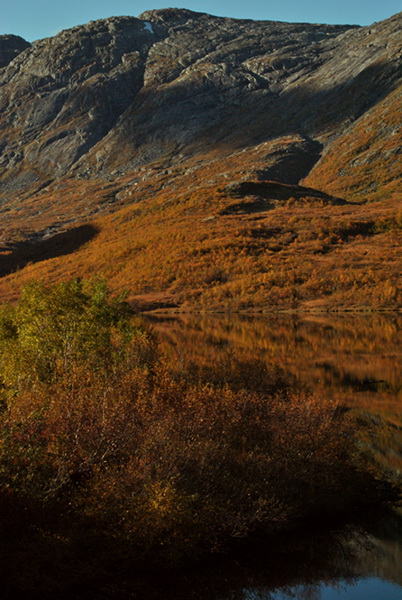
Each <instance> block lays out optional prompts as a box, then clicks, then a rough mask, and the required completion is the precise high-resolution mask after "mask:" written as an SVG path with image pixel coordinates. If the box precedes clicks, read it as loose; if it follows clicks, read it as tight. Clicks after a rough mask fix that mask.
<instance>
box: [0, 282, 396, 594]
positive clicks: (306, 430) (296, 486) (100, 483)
mask: <svg viewBox="0 0 402 600" xmlns="http://www.w3.org/2000/svg"><path fill="white" fill-rule="evenodd" d="M0 352H1V380H2V381H1V383H2V388H1V394H2V397H1V400H2V406H1V417H0V418H1V426H0V505H1V511H0V519H1V527H2V529H3V539H4V542H5V543H4V545H3V549H2V551H1V552H0V556H1V554H2V553H4V556H2V558H3V561H2V562H4V560H5V556H6V555H7V556H8V557H10V556H11V560H12V561H14V563H15V564H17V565H20V566H21V568H19V569H18V582H19V584H18V585H19V586H20V589H21V588H23V589H25V590H27V589H32V587H35V589H36V590H41V589H46V590H49V589H52V590H54V591H55V590H57V589H58V587H57V586H60V585H62V583H61V582H62V581H63V574H64V575H65V573H66V572H67V571H68V572H69V577H70V578H71V577H72V580H73V581H74V580H77V581H78V582H79V581H81V580H82V578H85V577H86V578H88V573H92V574H93V573H94V569H95V570H96V569H102V568H105V565H110V564H114V565H116V564H119V565H121V564H122V563H124V564H132V565H139V564H144V561H145V562H146V563H147V564H149V563H152V564H157V565H159V566H162V565H163V566H166V565H168V566H172V565H177V564H178V563H179V562H180V563H182V562H183V561H184V560H189V559H191V560H193V559H195V558H197V557H199V556H201V555H204V554H207V553H211V552H221V551H224V550H227V549H229V548H230V547H231V546H232V545H233V543H235V541H236V540H238V539H247V538H252V537H253V536H264V537H267V536H269V534H272V533H274V532H278V531H281V530H283V529H288V528H289V527H292V526H293V525H295V524H296V523H300V521H303V520H308V519H321V518H327V517H329V516H331V515H334V514H339V513H344V512H345V511H350V510H352V509H355V508H356V507H359V508H360V507H362V506H363V505H367V504H371V503H376V502H378V501H379V500H380V499H381V495H382V494H383V493H384V484H383V483H382V482H380V481H379V479H378V477H377V475H376V474H375V473H374V471H373V469H372V467H370V466H369V465H368V463H367V460H366V458H365V457H364V456H363V455H362V451H361V449H360V447H361V446H360V444H359V433H358V430H357V427H356V422H355V421H354V420H353V418H352V417H351V416H350V414H349V413H348V412H347V411H345V410H343V409H342V407H341V406H339V405H338V404H336V403H335V402H332V401H323V400H322V399H321V398H319V397H314V396H311V395H309V394H308V393H306V392H304V391H302V390H300V389H297V387H296V386H295V385H294V383H293V382H292V381H290V380H288V379H287V378H286V377H285V376H283V375H281V374H280V373H278V372H272V373H271V372H270V371H269V370H268V369H267V368H264V367H263V366H262V365H259V363H258V362H244V363H242V364H240V363H239V364H237V365H232V366H231V368H230V369H229V368H227V369H226V372H221V373H220V377H217V375H216V373H210V374H209V375H208V376H206V374H205V373H204V374H203V376H201V374H200V372H198V373H197V372H196V371H193V372H190V371H187V372H182V371H180V370H178V369H176V370H173V369H172V368H171V367H169V366H168V365H167V364H166V363H164V361H163V360H162V359H161V358H160V356H159V353H158V345H157V340H156V337H155V334H154V333H153V332H152V330H151V329H150V328H149V327H148V326H147V325H146V324H144V322H142V321H141V320H140V319H139V317H138V316H136V315H135V314H134V312H133V310H132V309H131V308H130V306H129V304H127V303H126V302H125V301H124V299H122V298H117V299H113V298H111V296H110V294H109V291H108V289H107V286H106V285H105V283H104V282H103V281H100V280H92V281H82V280H79V279H74V280H70V281H67V282H63V283H59V284H57V285H54V286H45V285H44V284H41V283H35V282H33V283H30V284H29V285H27V286H26V287H25V289H24V291H23V294H22V296H21V299H20V301H19V303H18V304H16V305H13V306H12V305H5V306H3V308H2V310H1V315H0ZM88 557H90V558H88ZM9 560H10V558H9ZM49 564H52V565H56V566H55V567H54V569H55V571H54V572H53V575H52V569H51V568H50V569H49ZM77 564H79V567H77ZM72 565H74V566H73V567H72ZM44 569H47V571H48V575H47V576H46V577H43V570H44ZM70 571H71V572H70ZM14 573H16V570H14ZM49 573H50V574H49ZM11 577H12V575H11ZM64 582H65V580H64Z"/></svg>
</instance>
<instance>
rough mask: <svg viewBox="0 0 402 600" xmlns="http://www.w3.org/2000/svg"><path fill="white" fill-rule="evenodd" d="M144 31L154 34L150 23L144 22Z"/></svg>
mask: <svg viewBox="0 0 402 600" xmlns="http://www.w3.org/2000/svg"><path fill="white" fill-rule="evenodd" d="M144 29H145V31H149V33H155V31H154V28H153V27H152V25H151V23H148V21H144Z"/></svg>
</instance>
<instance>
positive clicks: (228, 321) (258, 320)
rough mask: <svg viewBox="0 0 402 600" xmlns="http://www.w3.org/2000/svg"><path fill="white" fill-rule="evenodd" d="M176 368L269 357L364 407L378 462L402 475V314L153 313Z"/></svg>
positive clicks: (323, 390)
mask: <svg viewBox="0 0 402 600" xmlns="http://www.w3.org/2000/svg"><path fill="white" fill-rule="evenodd" d="M152 323H153V325H154V327H155V328H156V329H157V331H158V332H159V335H160V339H161V346H162V349H163V352H164V354H165V356H167V357H168V359H169V360H170V361H171V363H172V364H173V365H175V368H177V369H179V368H182V369H183V370H185V369H186V368H188V366H191V365H192V366H194V365H197V367H198V368H199V369H200V368H201V369H204V370H205V369H208V368H211V367H212V366H216V365H224V364H225V363H227V361H228V360H232V359H233V360H240V361H252V360H255V359H258V360H261V361H263V362H264V363H265V364H266V365H268V366H269V368H271V369H272V368H274V367H276V368H278V369H281V370H283V371H284V372H285V373H290V374H291V375H292V376H293V377H295V378H296V379H297V380H298V381H300V382H301V383H303V384H304V385H306V386H308V387H309V388H310V389H312V390H314V391H315V392H316V393H318V394H320V395H322V396H323V397H324V396H331V397H336V398H339V399H340V400H341V401H342V402H343V403H345V404H346V405H347V406H348V407H350V408H353V409H357V410H359V411H360V412H361V414H362V418H364V419H365V421H366V426H367V427H368V431H369V432H370V440H371V441H370V445H371V448H372V449H373V451H374V452H375V454H376V458H377V461H378V462H379V463H380V464H381V465H382V467H383V468H384V469H387V470H388V471H392V473H393V476H395V477H396V478H402V368H401V366H402V345H401V339H400V332H401V330H402V315H401V314H399V313H393V314H364V315H342V316H341V315H336V314H335V315H329V316H321V315H304V316H299V315H272V316H269V317H268V316H264V317H261V316H245V315H208V314H205V315H202V314H200V315H180V316H177V318H172V317H162V316H160V317H153V318H152Z"/></svg>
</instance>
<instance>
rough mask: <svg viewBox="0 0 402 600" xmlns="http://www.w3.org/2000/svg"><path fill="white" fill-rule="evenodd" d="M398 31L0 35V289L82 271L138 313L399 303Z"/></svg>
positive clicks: (110, 23) (163, 22)
mask: <svg viewBox="0 0 402 600" xmlns="http://www.w3.org/2000/svg"><path fill="white" fill-rule="evenodd" d="M401 25H402V13H400V14H398V15H395V16H394V17H392V18H390V19H388V20H386V21H382V22H380V23H375V24H373V25H372V26H370V27H357V26H347V25H346V26H340V25H339V26H336V25H324V24H319V25H313V24H306V23H298V24H290V23H282V22H275V21H251V20H235V19H225V18H220V17H213V16H211V15H207V14H203V13H195V12H192V11H189V10H184V9H164V10H155V11H148V12H146V13H143V14H142V15H140V17H139V18H138V19H137V18H134V17H118V18H117V17H116V18H110V19H104V20H100V21H95V22H90V23H88V24H87V25H83V26H79V27H74V28H73V29H70V30H66V31H62V32H61V33H60V34H58V35H56V36H55V37H53V38H48V39H44V40H39V41H38V42H35V43H34V44H32V45H30V44H28V43H27V42H25V41H24V40H22V38H19V37H17V36H12V35H7V36H0V66H1V65H2V68H1V69H0V87H1V92H0V131H1V141H0V166H1V171H0V203H1V217H2V223H1V239H2V245H3V248H2V253H1V255H0V276H1V279H0V291H1V293H2V294H3V297H5V298H13V297H15V296H17V295H18V293H19V290H20V287H21V285H22V283H23V282H24V281H26V280H27V279H29V278H31V277H40V278H43V279H45V280H58V279H60V278H63V277H68V276H72V275H88V274H90V273H94V272H97V273H102V274H103V275H105V276H106V277H107V278H108V279H109V280H110V283H111V285H112V287H113V288H114V289H116V290H120V289H123V288H127V289H129V290H130V294H131V296H130V297H131V298H132V299H133V300H135V301H136V302H137V303H138V304H139V305H140V306H141V307H144V308H158V307H160V308H169V307H170V308H173V309H177V308H180V310H183V309H184V308H188V309H194V308H198V309H203V310H205V309H206V310H212V309H215V310H216V309H219V310H271V309H272V308H292V309H294V308H304V309H309V310H312V309H337V310H339V309H341V308H370V309H372V308H379V307H383V308H398V307H400V306H401V304H402V297H401V292H400V289H399V285H398V284H399V268H398V265H399V264H400V263H399V261H400V259H401V256H400V236H401V228H402V209H401V206H400V200H401V198H400V182H401V154H400V152H401V150H400V149H401V146H402V143H401V118H400V117H401V90H402V85H401V56H402V34H401V31H402V27H401Z"/></svg>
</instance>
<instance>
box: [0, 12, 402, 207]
mask: <svg viewBox="0 0 402 600" xmlns="http://www.w3.org/2000/svg"><path fill="white" fill-rule="evenodd" d="M401 25H402V13H401V14H399V15H396V16H395V17H393V18H392V19H388V20H387V21H384V22H381V23H378V24H375V25H373V26H371V27H365V28H359V27H352V26H335V25H311V24H289V23H279V22H274V21H250V20H235V19H225V18H219V17H213V16H210V15H207V14H203V13H194V12H192V11H189V10H182V9H165V10H156V11H148V12H145V13H143V14H142V15H140V17H139V18H134V17H118V18H110V19H104V20H100V21H95V22H91V23H88V24H87V25H84V26H80V27H75V28H73V29H70V30H66V31H63V32H61V33H60V34H58V35H57V36H55V37H53V38H49V39H45V40H41V41H38V42H36V43H34V44H33V46H32V47H29V44H28V43H27V42H25V44H26V46H25V48H26V49H25V50H24V51H21V50H22V49H23V48H22V46H23V45H24V44H23V41H20V42H18V43H19V44H20V45H19V46H18V44H17V40H21V38H15V39H13V40H10V39H7V40H4V39H2V40H1V43H0V56H1V57H3V56H4V57H6V56H7V57H8V58H7V59H6V58H5V59H4V60H5V61H6V62H7V60H8V59H9V58H10V57H11V54H12V52H14V53H15V55H14V58H13V60H11V61H10V62H9V64H8V65H7V66H6V67H5V68H3V70H2V71H0V86H1V88H0V89H1V92H0V115H1V117H0V126H1V130H2V140H1V142H0V166H1V167H2V175H0V198H1V197H2V198H3V201H5V200H6V199H7V198H9V197H10V196H13V195H15V194H19V193H21V192H23V191H27V190H28V191H29V190H37V189H40V187H41V186H43V185H45V184H46V185H49V182H51V181H55V180H57V179H58V178H60V177H62V176H64V175H66V174H68V175H69V176H72V177H80V178H82V177H85V178H92V177H105V178H108V179H110V178H112V179H113V178H116V177H119V176H121V175H124V174H127V173H130V172H131V171H136V170H138V169H140V168H142V169H144V168H147V165H150V164H151V163H154V162H155V161H161V160H162V161H164V164H165V165H166V166H167V168H169V167H171V166H173V165H174V166H175V167H177V165H180V163H181V162H183V161H184V160H186V159H188V158H189V157H194V156H197V155H202V154H203V153H205V152H208V151H209V149H211V148H221V151H222V153H225V152H227V153H230V152H233V151H236V150H238V149H241V148H245V147H250V146H254V145H256V144H261V143H262V142H264V141H265V140H272V139H275V138H280V137H282V136H286V135H294V136H297V137H298V139H299V141H298V142H297V143H295V144H294V145H293V146H292V147H290V146H289V147H288V148H286V149H285V150H283V151H281V152H279V153H277V154H276V155H275V154H272V155H271V156H267V157H266V165H265V167H263V168H260V169H259V172H258V173H255V175H257V177H258V178H260V179H265V178H269V179H277V180H279V181H283V182H285V183H292V184H295V183H297V182H298V181H299V180H300V179H301V178H303V177H305V176H306V175H307V174H308V172H309V171H310V169H311V168H312V166H313V165H314V164H315V162H316V161H317V160H318V159H319V157H320V155H321V152H322V150H323V149H325V147H326V146H327V144H328V143H329V142H330V141H332V140H333V139H334V138H335V137H337V136H339V135H340V134H341V133H342V131H344V130H345V129H346V128H348V127H350V125H351V123H353V122H355V121H356V120H357V119H359V118H360V117H361V116H362V115H363V114H364V113H365V112H366V111H367V110H369V109H370V108H371V107H372V106H374V105H375V104H376V103H377V102H378V101H379V100H381V99H382V98H384V97H385V96H386V95H387V94H388V93H389V92H391V91H392V89H394V87H395V86H396V84H397V82H398V81H399V80H400V58H401V34H400V31H401V29H402V28H401ZM5 37H7V38H10V37H12V36H5ZM3 38H4V36H3ZM1 44H3V45H4V48H6V47H7V48H15V50H13V51H11V50H9V51H8V50H7V51H3V50H2V48H3V46H2V45H1ZM13 44H14V46H13ZM18 52H19V53H18ZM2 60H3V59H2Z"/></svg>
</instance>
